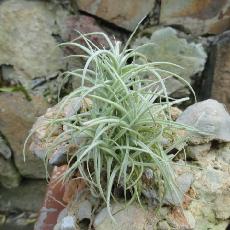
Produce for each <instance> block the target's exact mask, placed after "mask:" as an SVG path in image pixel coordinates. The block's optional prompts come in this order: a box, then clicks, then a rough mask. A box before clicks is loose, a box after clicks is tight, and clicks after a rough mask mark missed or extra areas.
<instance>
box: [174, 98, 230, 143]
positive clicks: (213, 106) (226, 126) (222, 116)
mask: <svg viewBox="0 0 230 230" xmlns="http://www.w3.org/2000/svg"><path fill="white" fill-rule="evenodd" d="M177 122H178V123H182V124H185V125H189V126H192V127H194V128H196V129H197V130H199V131H200V132H202V133H204V134H206V136H204V139H207V138H209V140H214V139H216V140H220V141H226V142H228V141H230V115H229V113H228V112H227V111H226V109H225V107H224V105H223V104H221V103H219V102H218V101H215V100H212V99H208V100H205V101H202V102H198V103H195V104H193V105H191V106H189V107H188V108H186V109H185V111H184V112H183V113H182V114H181V115H180V116H179V117H178V119H177ZM194 135H196V136H198V135H199V134H194ZM198 142H202V137H201V138H200V140H198ZM198 144H199V143H198Z"/></svg>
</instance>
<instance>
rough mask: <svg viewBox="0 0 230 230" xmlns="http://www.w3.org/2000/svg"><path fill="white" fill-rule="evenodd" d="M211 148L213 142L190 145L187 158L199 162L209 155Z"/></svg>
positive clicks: (187, 149) (187, 148)
mask: <svg viewBox="0 0 230 230" xmlns="http://www.w3.org/2000/svg"><path fill="white" fill-rule="evenodd" d="M210 148H211V142H208V143H204V144H201V145H189V146H187V147H186V157H187V158H191V159H193V160H198V159H199V157H203V156H205V155H207V154H208V152H209V151H210Z"/></svg>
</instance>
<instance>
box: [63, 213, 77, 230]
mask: <svg viewBox="0 0 230 230" xmlns="http://www.w3.org/2000/svg"><path fill="white" fill-rule="evenodd" d="M75 222H76V219H75V217H74V216H66V217H64V218H63V219H62V220H61V224H60V230H76V224H75Z"/></svg>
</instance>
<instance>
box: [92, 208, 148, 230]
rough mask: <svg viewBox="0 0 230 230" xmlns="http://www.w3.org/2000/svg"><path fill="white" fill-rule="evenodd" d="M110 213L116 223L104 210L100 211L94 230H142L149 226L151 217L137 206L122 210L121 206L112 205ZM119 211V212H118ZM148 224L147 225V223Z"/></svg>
mask: <svg viewBox="0 0 230 230" xmlns="http://www.w3.org/2000/svg"><path fill="white" fill-rule="evenodd" d="M112 210H113V211H112V212H113V213H116V212H117V213H116V214H114V215H113V217H114V219H115V221H116V222H113V220H112V219H111V218H110V217H109V214H108V211H107V209H106V208H104V209H102V210H101V211H100V212H99V213H98V214H97V216H96V217H95V220H94V227H95V230H106V229H110V230H142V229H148V227H147V226H148V225H149V229H151V228H150V226H151V215H150V213H148V212H147V211H146V210H144V209H142V208H141V207H139V206H138V205H130V206H128V207H127V208H126V209H123V207H122V206H121V205H118V204H116V205H113V206H112ZM119 210H120V211H119ZM148 222H149V223H148Z"/></svg>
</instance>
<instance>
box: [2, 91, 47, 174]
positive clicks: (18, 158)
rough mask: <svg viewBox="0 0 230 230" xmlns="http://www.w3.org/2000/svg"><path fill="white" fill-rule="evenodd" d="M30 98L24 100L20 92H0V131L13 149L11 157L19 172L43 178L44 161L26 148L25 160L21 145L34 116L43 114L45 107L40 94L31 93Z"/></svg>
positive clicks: (45, 104)
mask: <svg viewBox="0 0 230 230" xmlns="http://www.w3.org/2000/svg"><path fill="white" fill-rule="evenodd" d="M31 98H32V100H31V101H28V100H26V98H25V96H24V95H23V94H22V93H21V92H18V93H16V92H15V93H1V94H0V131H1V133H2V134H3V135H4V137H5V138H6V139H7V141H8V143H9V145H10V147H11V149H12V150H13V153H14V157H13V159H14V161H15V165H16V167H17V169H18V170H19V172H20V174H21V175H23V176H26V177H34V178H45V176H46V175H45V170H44V163H43V162H42V161H41V160H39V159H37V158H36V157H35V156H34V155H33V154H31V153H30V152H29V151H28V149H26V150H27V151H26V162H24V159H23V146H24V142H25V140H26V137H27V136H28V134H29V130H30V129H31V127H32V125H33V123H34V121H35V119H36V117H38V116H40V115H41V114H43V113H44V112H45V110H46V108H47V103H46V102H45V101H44V99H43V98H42V97H41V96H33V95H32V96H31ZM28 144H29V143H28Z"/></svg>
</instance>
